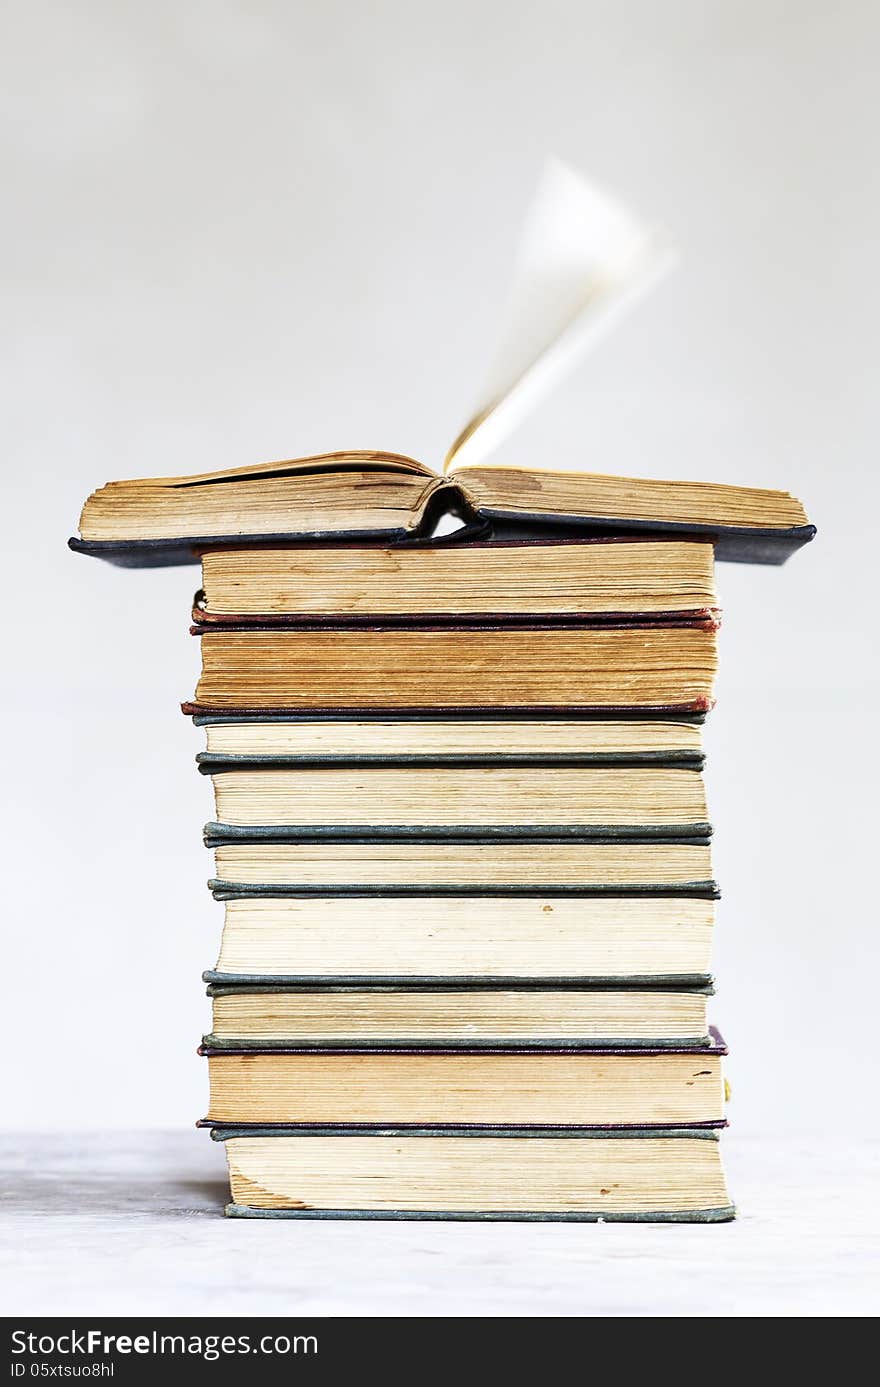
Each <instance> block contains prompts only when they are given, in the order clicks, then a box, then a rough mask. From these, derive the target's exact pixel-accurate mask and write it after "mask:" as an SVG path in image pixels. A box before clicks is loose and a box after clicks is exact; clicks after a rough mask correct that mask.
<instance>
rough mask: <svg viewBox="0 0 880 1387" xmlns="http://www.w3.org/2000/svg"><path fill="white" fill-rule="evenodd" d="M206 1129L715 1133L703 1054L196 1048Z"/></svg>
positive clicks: (718, 1092) (716, 1093)
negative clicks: (204, 1063)
mask: <svg viewBox="0 0 880 1387" xmlns="http://www.w3.org/2000/svg"><path fill="white" fill-rule="evenodd" d="M202 1053H203V1054H205V1055H206V1056H207V1058H208V1072H209V1078H210V1086H211V1102H210V1108H209V1112H208V1116H207V1117H206V1118H205V1123H206V1125H209V1126H212V1127H220V1126H224V1125H227V1126H246V1125H250V1124H254V1125H257V1126H260V1125H270V1126H294V1125H299V1124H305V1125H308V1126H335V1125H341V1126H345V1125H349V1126H351V1125H366V1126H371V1127H395V1126H407V1125H413V1126H417V1127H424V1126H457V1125H461V1126H479V1127H497V1126H523V1127H548V1126H549V1127H556V1126H570V1127H607V1126H611V1127H650V1126H673V1127H674V1126H681V1127H690V1126H693V1125H695V1124H704V1123H707V1124H714V1125H719V1124H723V1122H724V1085H723V1079H722V1072H721V1057H722V1055H724V1054H726V1049H725V1047H724V1043H723V1041H722V1040H721V1038H720V1036H719V1035H718V1033H717V1032H716V1031H714V1030H713V1031H711V1032H710V1043H709V1045H693V1044H691V1045H686V1046H685V1045H681V1046H669V1047H666V1048H663V1049H659V1048H657V1047H654V1048H648V1047H639V1048H634V1047H621V1046H615V1047H611V1046H607V1047H601V1048H600V1047H589V1048H587V1047H583V1048H576V1047H574V1046H566V1047H556V1048H550V1047H548V1048H546V1049H542V1050H540V1051H536V1050H533V1049H532V1050H529V1049H527V1048H524V1047H522V1046H519V1047H516V1046H513V1045H512V1044H511V1045H507V1046H505V1047H503V1048H502V1047H500V1046H499V1047H498V1048H497V1049H488V1048H486V1049H481V1050H479V1051H473V1050H470V1051H467V1050H463V1049H454V1048H446V1049H442V1048H440V1047H437V1048H430V1049H428V1048H425V1047H423V1046H420V1047H415V1046H413V1047H412V1049H402V1048H395V1049H388V1048H387V1047H386V1048H384V1049H383V1048H380V1047H378V1046H375V1047H366V1046H363V1045H360V1046H350V1047H346V1048H342V1047H334V1048H333V1049H329V1050H328V1049H317V1048H306V1047H303V1046H289V1047H283V1048H282V1047H280V1046H279V1047H276V1048H273V1049H262V1050H255V1049H250V1048H249V1049H238V1050H235V1049H231V1048H229V1049H226V1048H223V1049H217V1048H216V1047H213V1046H207V1047H203V1049H202Z"/></svg>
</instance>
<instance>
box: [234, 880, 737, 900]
mask: <svg viewBox="0 0 880 1387" xmlns="http://www.w3.org/2000/svg"><path fill="white" fill-rule="evenodd" d="M208 889H209V890H210V891H211V893H212V894H213V896H214V899H215V900H218V901H224V900H245V899H249V898H252V897H260V898H262V897H271V898H274V899H277V900H288V899H302V900H308V899H309V898H310V897H312V896H339V897H348V896H364V897H370V898H371V899H372V898H374V897H379V898H382V897H390V898H391V899H395V898H397V897H404V896H412V897H416V898H417V897H423V896H468V897H471V896H473V897H483V896H522V897H529V898H531V897H534V896H538V897H543V896H547V897H551V898H552V897H555V896H560V897H562V896H578V897H580V896H622V897H624V898H625V899H630V898H633V897H642V896H651V897H654V896H662V897H664V898H669V899H673V900H674V899H677V898H678V897H698V898H699V899H701V900H719V899H720V898H721V892H720V890H719V889H718V885H717V883H716V882H714V881H686V882H678V883H676V885H674V886H666V885H656V884H652V883H650V882H636V883H630V884H629V885H619V886H604V885H600V884H598V883H594V884H593V885H590V886H553V885H546V884H545V885H543V886H498V885H495V886H480V885H471V886H452V885H444V883H442V882H432V883H431V884H430V885H425V886H408V885H406V884H403V883H398V884H394V885H383V886H364V885H363V884H361V883H355V882H352V883H350V884H348V885H346V884H339V883H337V884H335V885H332V884H327V883H319V884H316V885H309V886H303V885H298V884H297V883H295V882H290V883H287V884H281V885H278V884H277V883H275V884H268V883H266V884H263V883H259V882H258V883H252V882H238V881H226V880H223V879H222V878H219V877H212V878H211V880H210V881H209V882H208Z"/></svg>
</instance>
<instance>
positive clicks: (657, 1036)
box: [202, 982, 711, 1050]
mask: <svg viewBox="0 0 880 1387" xmlns="http://www.w3.org/2000/svg"><path fill="white" fill-rule="evenodd" d="M710 992H711V988H710V987H702V988H696V987H694V988H689V989H687V990H684V989H682V988H672V987H653V988H642V989H641V990H638V991H637V990H635V989H634V988H632V987H628V986H626V985H619V984H615V983H613V982H607V983H605V984H604V985H601V986H599V985H595V986H593V987H591V988H586V989H585V988H582V987H573V986H567V987H560V986H558V985H557V986H554V987H552V988H550V987H547V986H546V985H545V986H541V985H540V984H528V983H521V984H518V985H517V986H491V985H487V984H486V983H485V982H484V984H483V985H482V986H479V985H475V984H472V983H459V984H457V985H450V984H447V985H446V986H443V987H438V986H436V985H433V986H430V987H414V986H413V985H412V984H410V985H409V986H405V985H402V984H397V985H374V986H370V987H364V986H354V985H351V984H349V985H336V986H333V987H327V986H309V987H306V986H298V987H297V986H292V985H289V984H288V985H286V986H279V985H277V984H274V983H267V982H264V983H262V984H257V985H254V984H251V985H249V986H246V987H243V986H239V987H235V986H226V987H223V986H217V985H213V986H211V987H209V988H208V995H209V996H210V997H211V1000H212V1012H213V1028H212V1031H211V1034H210V1035H207V1036H205V1037H204V1038H203V1042H202V1043H203V1045H204V1046H205V1047H206V1048H208V1049H211V1050H224V1049H227V1050H248V1049H254V1050H271V1049H285V1048H287V1047H289V1046H297V1047H302V1048H303V1049H308V1048H310V1047H315V1048H317V1049H332V1048H334V1047H340V1048H342V1049H345V1048H347V1047H350V1046H352V1045H357V1046H364V1047H370V1046H375V1047H377V1048H378V1049H391V1048H400V1049H403V1050H411V1049H413V1048H414V1047H417V1048H419V1049H429V1048H431V1047H432V1046H437V1047H439V1048H441V1049H442V1048H450V1047H453V1048H464V1049H468V1050H476V1049H485V1048H488V1049H497V1047H498V1046H499V1045H506V1044H514V1045H516V1046H518V1047H520V1046H521V1047H522V1048H523V1049H535V1050H540V1049H547V1048H550V1049H554V1048H566V1047H568V1046H571V1047H572V1048H574V1049H581V1048H584V1047H588V1046H591V1045H595V1046H599V1047H600V1048H601V1047H602V1046H607V1045H611V1044H613V1045H617V1046H620V1047H621V1048H624V1047H626V1048H628V1047H630V1046H639V1045H641V1046H646V1045H647V1046H650V1047H652V1048H656V1049H663V1048H665V1047H666V1046H673V1047H674V1046H680V1045H708V1043H709V1030H708V1023H707V1020H706V1002H707V997H708V995H709V993H710Z"/></svg>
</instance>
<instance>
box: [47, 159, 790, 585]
mask: <svg viewBox="0 0 880 1387" xmlns="http://www.w3.org/2000/svg"><path fill="white" fill-rule="evenodd" d="M671 259H672V256H671V253H670V250H669V248H668V246H667V244H666V243H665V241H664V240H663V239H662V238H661V237H659V236H658V235H657V234H656V233H655V232H654V231H653V230H651V229H649V228H646V227H645V226H644V225H642V224H641V223H640V222H639V221H638V220H637V219H636V218H635V217H633V216H632V215H631V213H629V212H628V211H627V210H626V209H625V208H623V207H621V206H620V205H619V204H618V203H617V202H616V200H615V199H613V198H611V197H609V196H608V195H607V194H606V193H604V192H603V191H601V190H600V189H597V188H596V187H594V186H593V185H591V184H588V183H586V182H585V181H584V180H583V179H582V178H581V177H579V176H578V175H577V174H575V173H573V172H572V171H571V170H570V169H567V168H566V167H565V166H563V165H561V164H559V163H558V162H556V161H551V162H550V164H549V165H548V167H547V169H546V171H545V173H544V177H543V179H542V181H541V184H540V186H539V188H538V192H537V195H536V197H535V200H534V202H533V204H532V207H531V209H530V212H529V215H528V217H527V219H526V223H525V227H524V231H523V235H522V238H521V241H520V246H519V253H518V268H517V273H516V276H515V280H514V289H513V293H512V296H511V303H510V308H509V312H508V325H507V330H506V332H505V333H504V334H502V337H501V343H500V347H499V350H498V353H497V358H496V362H495V366H494V369H493V371H492V372H491V373H490V377H489V380H488V382H487V384H486V386H485V389H484V391H483V393H482V395H481V397H480V399H479V401H478V404H477V406H476V408H475V409H474V410H473V412H472V414H471V416H470V418H469V419H468V421H467V423H466V424H465V426H464V428H463V429H461V430H460V432H459V433H458V435H457V437H456V439H455V441H454V442H453V444H452V446H451V448H450V449H449V452H448V454H447V457H446V462H445V464H444V468H443V470H442V471H435V470H433V469H432V468H430V467H427V466H425V465H424V464H423V463H420V462H417V461H415V460H414V459H412V458H409V457H403V456H401V455H400V454H398V453H391V452H383V451H350V452H348V451H346V452H333V453H322V454H319V455H317V456H313V457H305V458H299V459H296V460H294V461H286V462H274V463H266V464H257V465H255V466H249V467H239V468H233V469H231V470H226V471H218V472H213V473H207V474H201V475H197V476H189V477H167V478H158V479H148V480H144V481H118V482H111V483H109V484H108V485H107V486H104V487H101V488H100V489H99V490H98V491H96V492H94V493H93V494H92V495H91V496H90V497H89V499H88V500H87V501H86V504H85V506H84V508H83V512H82V516H81V519H80V538H79V539H74V540H71V542H70V543H71V547H72V548H74V549H77V550H79V551H81V552H84V553H87V554H93V555H95V556H97V557H100V558H105V559H109V560H110V561H111V562H113V563H117V564H122V565H125V566H153V565H161V564H176V563H189V562H194V561H196V560H197V559H198V558H199V557H200V556H201V552H202V551H203V550H205V549H206V548H210V547H211V546H214V547H220V548H224V547H225V548H227V549H229V548H230V547H238V546H242V545H254V544H262V545H266V544H275V545H278V544H280V543H298V544H303V543H314V542H321V541H323V542H326V543H333V544H339V543H349V542H360V543H365V542H367V543H368V542H372V543H377V544H382V545H391V544H399V543H404V542H406V541H417V540H429V539H431V538H432V537H435V536H436V534H437V531H438V527H439V529H440V530H441V531H442V530H444V529H445V530H446V531H448V530H449V528H450V521H451V520H452V519H453V518H455V519H456V521H457V523H458V525H459V528H458V530H457V531H456V532H455V534H454V535H452V536H450V538H452V539H458V540H467V539H472V538H477V537H479V538H483V539H488V540H490V541H491V540H493V539H498V540H503V539H508V540H509V539H513V540H527V539H531V538H534V539H540V538H545V539H546V538H554V537H555V538H573V539H574V538H580V537H588V536H591V535H597V534H599V535H601V534H608V533H620V532H622V533H624V534H639V533H647V534H649V535H650V534H673V535H690V536H697V537H701V538H704V539H710V540H711V541H713V542H714V544H715V551H716V557H717V558H720V559H732V560H738V561H743V562H755V563H772V564H778V563H782V562H783V561H784V560H785V559H786V558H787V557H788V555H789V554H790V553H792V552H793V550H795V549H797V548H798V547H799V546H800V545H802V544H804V543H806V541H807V540H809V539H812V537H813V534H814V533H815V531H814V529H813V527H812V526H811V525H810V524H809V523H808V521H807V516H806V513H805V511H804V508H803V506H802V505H801V503H800V502H799V501H797V500H796V499H795V498H794V497H792V496H790V495H789V494H788V493H787V492H784V491H768V490H761V489H757V488H751V487H740V486H725V485H720V484H717V483H714V482H683V481H677V482H666V481H658V480H637V479H633V478H624V477H612V476H605V475H602V474H600V473H594V472H573V471H563V470H553V468H552V466H551V467H550V468H548V469H545V468H543V467H541V468H535V469H532V468H517V467H503V466H502V467H499V466H496V465H491V464H488V463H487V459H488V458H489V457H490V456H491V455H492V454H493V452H494V450H495V449H496V448H497V447H498V445H499V444H500V443H501V442H503V441H504V439H505V438H506V437H507V436H509V435H510V434H511V433H512V432H513V431H514V430H515V429H516V428H517V427H518V425H519V424H520V423H521V422H522V420H523V419H524V418H525V417H526V416H527V415H528V414H529V413H530V412H531V411H532V410H533V409H534V408H535V406H536V405H537V404H538V403H539V402H540V401H541V400H542V399H543V398H544V397H545V396H546V395H547V394H548V393H549V392H550V391H551V390H552V389H553V388H554V387H555V385H556V384H558V382H559V381H560V379H561V378H562V377H563V376H564V375H566V374H568V373H569V372H570V371H571V370H572V368H573V366H574V365H575V363H576V362H577V361H578V360H579V359H580V358H581V356H582V355H583V353H584V352H585V350H587V349H588V348H589V347H591V346H592V345H593V344H594V343H595V342H596V341H597V340H598V339H599V338H600V337H601V335H602V333H603V332H604V331H605V330H607V328H608V327H609V326H610V325H611V324H613V323H614V322H615V321H616V320H617V319H618V318H619V317H620V316H621V314H622V313H623V312H624V311H625V310H627V309H628V308H629V307H630V306H631V305H632V304H633V303H635V302H636V301H637V300H638V299H639V298H640V297H641V296H642V295H643V294H644V293H645V292H646V291H647V290H648V289H649V288H650V287H652V286H653V284H654V283H655V282H656V281H657V280H658V279H659V278H660V277H661V276H662V274H663V273H664V272H665V270H666V269H667V268H668V267H669V264H670V262H671ZM440 522H445V523H444V524H441V523H440Z"/></svg>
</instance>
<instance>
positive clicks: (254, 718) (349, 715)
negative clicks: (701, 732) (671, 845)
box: [192, 705, 706, 727]
mask: <svg viewBox="0 0 880 1387" xmlns="http://www.w3.org/2000/svg"><path fill="white" fill-rule="evenodd" d="M193 706H195V705H193ZM192 720H193V723H194V724H195V726H196V727H212V726H224V725H227V724H232V725H233V726H240V725H250V724H253V723H262V722H271V723H294V724H297V725H299V724H301V723H311V722H321V723H326V722H331V723H332V722H343V723H349V722H366V723H369V722H382V723H385V722H404V723H409V722H420V723H421V722H426V723H431V722H473V721H474V716H473V714H471V713H462V712H461V711H460V710H458V709H451V710H450V711H448V712H437V710H436V709H434V708H427V709H424V710H423V711H418V710H413V709H410V710H409V711H402V712H390V713H389V712H385V713H382V712H376V711H375V709H369V708H367V709H353V710H351V709H350V710H349V711H348V712H340V711H339V710H337V709H329V710H328V709H326V708H325V709H323V710H322V711H319V712H315V713H303V712H298V711H296V710H294V711H292V712H289V713H279V712H278V710H277V709H271V708H268V709H266V708H264V709H262V710H261V709H259V708H257V709H255V710H252V711H251V712H249V713H242V712H237V711H233V712H229V711H226V712H224V711H223V710H222V709H221V710H218V711H216V712H205V713H193V714H192ZM480 721H481V722H498V723H505V722H523V721H529V722H535V721H540V722H569V721H578V722H609V721H614V722H645V721H660V722H673V723H682V724H684V725H685V726H687V727H702V726H703V724H704V723H705V721H706V710H705V709H700V710H697V711H684V712H682V711H670V710H669V709H661V710H659V711H658V710H657V709H650V708H621V709H620V710H619V711H618V712H617V713H615V714H614V716H613V718H611V717H609V714H608V713H607V712H605V711H604V710H597V709H593V710H592V711H590V710H587V711H582V712H580V713H579V714H578V715H577V718H575V717H574V715H573V714H572V713H571V711H570V710H569V709H567V708H564V709H556V710H550V711H548V712H543V713H541V714H540V716H539V717H536V715H535V713H534V712H523V711H521V710H520V709H516V708H514V709H511V710H510V711H509V712H504V713H499V712H498V709H497V708H486V709H485V710H483V712H482V713H481V715H480Z"/></svg>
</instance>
